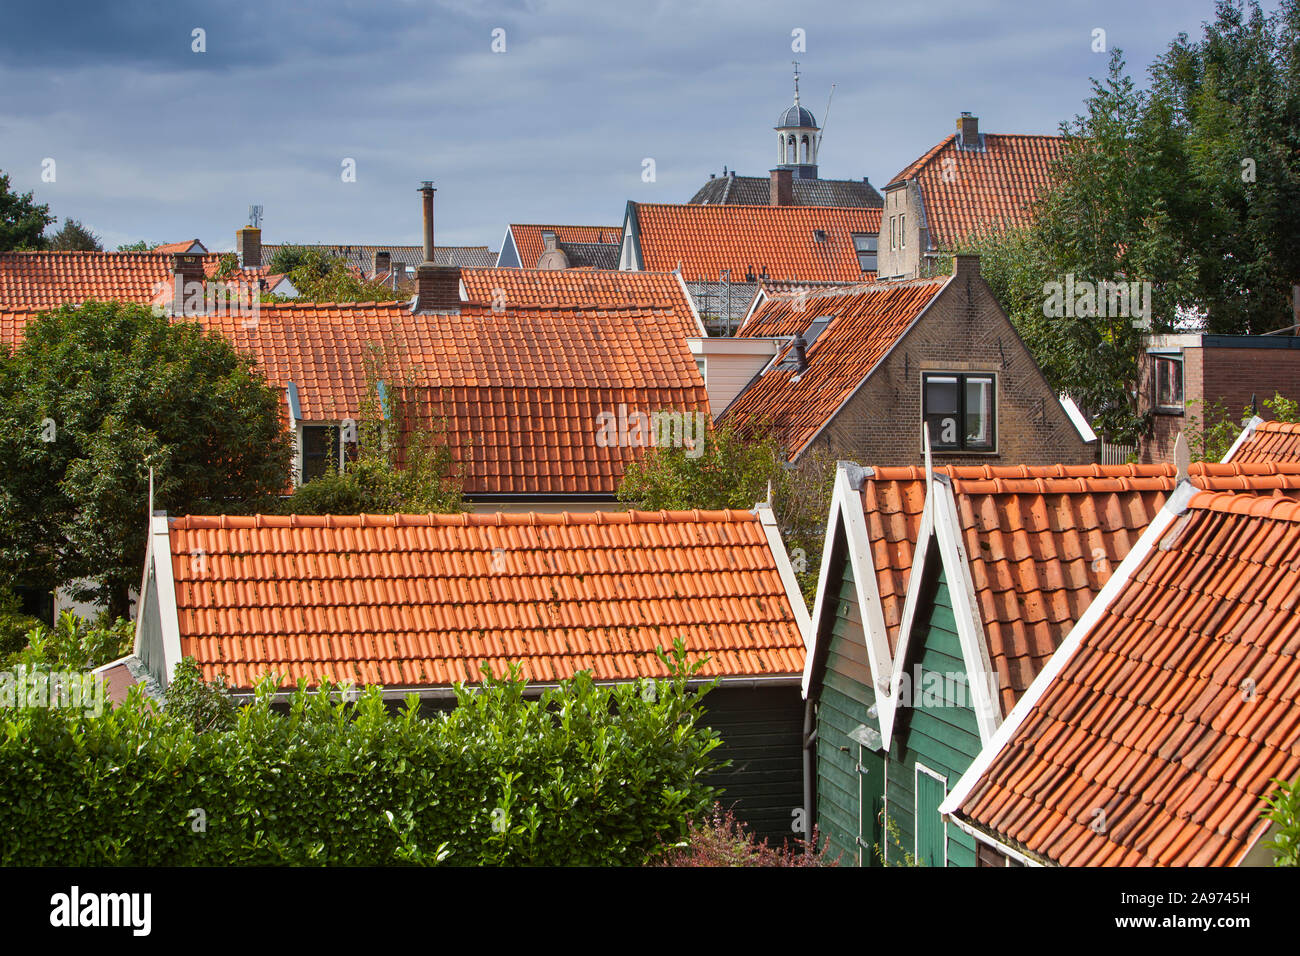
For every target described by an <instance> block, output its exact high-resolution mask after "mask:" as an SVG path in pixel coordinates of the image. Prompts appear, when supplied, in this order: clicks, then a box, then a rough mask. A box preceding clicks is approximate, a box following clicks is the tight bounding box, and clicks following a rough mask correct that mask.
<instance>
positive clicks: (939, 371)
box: [920, 368, 1002, 455]
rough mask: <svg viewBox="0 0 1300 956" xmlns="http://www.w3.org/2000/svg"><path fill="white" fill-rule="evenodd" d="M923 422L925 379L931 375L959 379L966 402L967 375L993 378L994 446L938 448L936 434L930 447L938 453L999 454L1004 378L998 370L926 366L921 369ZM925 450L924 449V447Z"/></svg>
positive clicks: (923, 419) (959, 390)
mask: <svg viewBox="0 0 1300 956" xmlns="http://www.w3.org/2000/svg"><path fill="white" fill-rule="evenodd" d="M920 374H921V386H920V395H921V424H922V425H924V424H925V415H926V406H925V379H926V376H929V375H951V376H954V377H956V379H957V381H958V387H957V394H958V397H959V398H960V400H961V401H962V402H965V391H964V379H965V377H966V376H978V377H988V378H991V379H993V447H992V448H938V447H936V446H935V436H934V435H931V436H930V447H931V450H932V451H933V452H934V454H936V455H997V454H1000V451H999V449H1000V448H1001V446H1002V420H1001V409H1002V397H1001V392H1002V388H1001V385H1002V378H1001V376H1000V375H999V374H998V373H997V372H993V371H984V370H982V369H947V368H925V369H921V372H920ZM961 428H962V443H963V444H964V443H965V440H966V439H965V431H966V423H965V420H964V419H963V421H962V423H961ZM922 450H923V451H924V449H922Z"/></svg>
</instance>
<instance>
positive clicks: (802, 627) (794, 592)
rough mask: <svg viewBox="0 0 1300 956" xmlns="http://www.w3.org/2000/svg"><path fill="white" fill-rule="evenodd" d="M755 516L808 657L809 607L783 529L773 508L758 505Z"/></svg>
mask: <svg viewBox="0 0 1300 956" xmlns="http://www.w3.org/2000/svg"><path fill="white" fill-rule="evenodd" d="M754 514H756V515H757V516H758V523H759V525H761V526H762V528H763V534H764V535H766V537H767V546H768V548H770V549H771V551H772V558H773V559H774V560H775V561H776V570H777V573H778V574H780V575H781V583H782V584H783V585H785V596H786V598H788V599H789V601H790V608H791V610H793V611H794V620H795V624H797V625H798V627H799V635H800V636H801V637H802V638H803V646H804V654H805V655H807V653H808V647H809V643H810V642H811V640H812V633H811V632H812V622H811V620H810V619H809V617H808V605H806V604H805V603H804V600H803V592H802V591H800V590H799V579H798V578H796V577H795V575H794V568H793V567H792V566H791V564H790V556H789V555H788V554H787V553H786V550H785V542H783V541H782V540H781V529H780V528H779V527H777V523H776V515H775V514H773V512H772V509H771V507H770V506H768V505H765V504H760V505H756V506H755V507H754ZM804 660H805V663H804V670H805V671H807V669H808V665H807V657H806V656H805V659H804Z"/></svg>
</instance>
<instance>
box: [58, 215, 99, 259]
mask: <svg viewBox="0 0 1300 956" xmlns="http://www.w3.org/2000/svg"><path fill="white" fill-rule="evenodd" d="M45 248H46V249H49V250H51V251H53V252H103V251H104V247H103V245H101V244H100V241H99V236H97V235H95V234H94V233H93V232H91V231H90V230H89V229H87V228H86V227H85V226H83V225H82V224H81V223H79V222H78V221H77V220H75V219H65V220H64V222H63V225H62V226H60V227H59V229H58V231H57V232H55V233H53V234H52V235H50V236H48V237H47V238H46V240H45Z"/></svg>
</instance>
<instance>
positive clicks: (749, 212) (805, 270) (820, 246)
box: [628, 203, 880, 282]
mask: <svg viewBox="0 0 1300 956" xmlns="http://www.w3.org/2000/svg"><path fill="white" fill-rule="evenodd" d="M628 207H629V211H630V213H631V214H632V215H633V216H635V223H636V230H637V236H638V242H639V244H640V250H641V257H642V267H643V268H645V269H648V270H651V271H660V272H671V271H673V270H675V269H676V268H677V267H678V265H679V264H680V265H681V267H682V275H683V276H684V277H685V278H686V279H687V281H693V282H698V281H706V282H716V281H718V280H719V278H720V275H721V270H723V269H730V270H731V279H732V281H735V282H739V281H752V280H751V279H749V278H748V276H749V274H750V273H752V274H753V276H754V277H755V278H758V277H759V276H761V275H763V274H764V273H766V275H767V276H768V277H770V278H773V279H805V280H812V281H817V280H833V281H842V282H854V281H862V279H863V272H862V269H861V267H860V266H859V265H858V257H857V252H856V251H855V249H854V247H853V238H852V237H853V234H855V233H868V234H873V235H874V234H877V233H879V231H880V210H879V209H863V208H842V207H829V206H702V205H690V204H687V205H679V206H670V205H659V204H654V203H629V204H628ZM819 232H821V233H824V234H825V237H824V238H823V239H821V240H819V239H818V238H817V234H818V233H819Z"/></svg>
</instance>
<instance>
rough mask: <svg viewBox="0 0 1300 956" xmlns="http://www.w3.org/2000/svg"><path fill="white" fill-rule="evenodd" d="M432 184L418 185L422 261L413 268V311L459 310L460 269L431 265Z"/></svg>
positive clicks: (457, 267) (433, 191)
mask: <svg viewBox="0 0 1300 956" xmlns="http://www.w3.org/2000/svg"><path fill="white" fill-rule="evenodd" d="M436 191H437V190H435V189H434V188H433V183H431V182H425V183H421V184H420V196H421V202H422V203H423V206H424V261H423V262H421V263H420V264H419V265H418V266H417V267H416V269H415V302H414V304H413V307H412V311H414V312H459V311H460V266H438V265H434V263H433V248H434V246H433V194H434V193H435V192H436Z"/></svg>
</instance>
